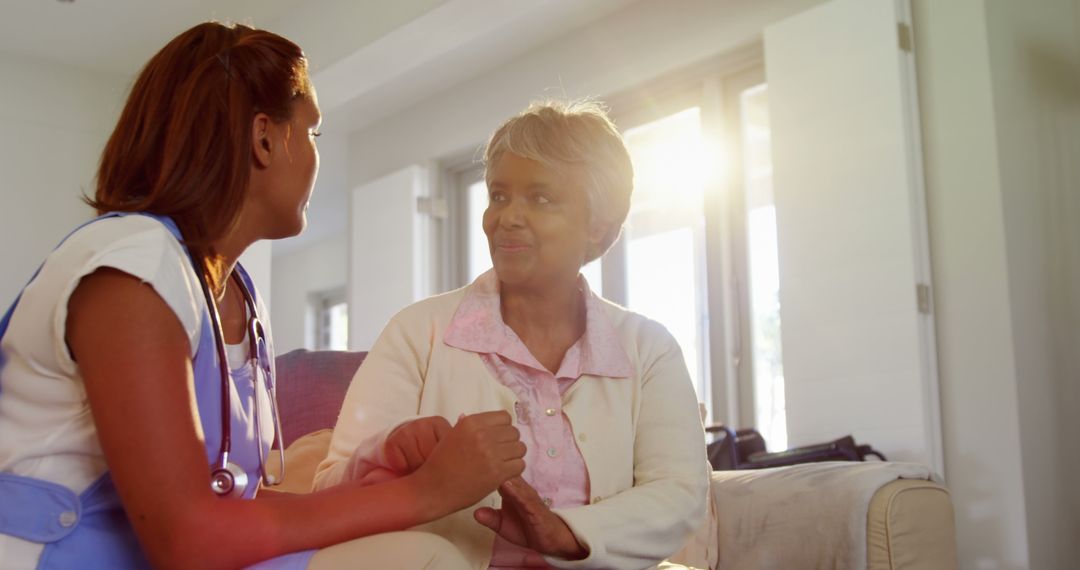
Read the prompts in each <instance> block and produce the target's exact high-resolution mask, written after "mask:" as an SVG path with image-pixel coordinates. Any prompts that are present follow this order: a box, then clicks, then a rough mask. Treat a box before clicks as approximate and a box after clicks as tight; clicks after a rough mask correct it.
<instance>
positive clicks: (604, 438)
mask: <svg viewBox="0 0 1080 570" xmlns="http://www.w3.org/2000/svg"><path fill="white" fill-rule="evenodd" d="M466 290H467V288H463V289H458V290H456V291H452V292H450V293H446V294H443V295H439V296H436V297H432V298H429V299H426V300H424V301H420V302H418V303H416V304H414V305H411V306H409V307H407V308H405V309H404V310H402V311H401V312H400V313H398V314H397V315H396V316H394V317H393V318H392V319H391V320H390V322H389V323H388V324H387V326H386V328H385V329H384V330H383V332H382V334H381V335H380V336H379V339H378V340H377V341H376V342H375V346H374V347H372V349H371V352H370V353H369V354H368V356H367V358H366V359H365V360H364V363H363V365H362V366H361V367H360V369H359V370H358V371H357V373H356V376H355V377H354V378H353V381H352V384H351V385H350V387H349V391H348V393H347V394H346V396H345V402H344V405H343V407H342V410H341V415H340V417H339V418H338V423H337V426H336V427H335V428H334V435H333V439H332V441H331V443H330V450H329V453H328V455H327V458H326V459H325V460H324V461H323V462H322V463H321V464H320V465H319V468H318V470H317V472H316V474H315V484H314V485H315V488H316V489H321V488H325V487H329V486H332V485H335V484H338V483H340V482H342V481H344V480H346V479H350V478H354V477H358V476H360V475H362V474H363V472H364V471H365V470H366V469H365V467H364V466H365V465H366V466H371V465H378V464H382V463H383V459H382V443H383V441H384V439H385V436H386V434H388V433H389V432H390V431H391V430H392V429H393V428H394V427H397V426H398V425H400V424H402V423H404V422H406V421H409V420H411V419H414V418H416V417H423V416H433V415H439V416H443V417H445V418H447V420H449V421H450V422H451V423H454V422H455V421H456V418H458V417H459V415H460V414H473V413H478V412H486V411H492V410H506V411H507V412H509V413H511V414H513V413H514V400H515V395H514V393H513V392H512V391H511V390H510V389H509V388H507V387H506V386H503V385H502V384H501V383H499V381H498V380H496V379H495V378H493V377H492V376H491V375H490V374H489V373H488V371H487V368H486V367H485V366H484V363H483V362H482V361H481V359H480V358H479V357H478V356H477V355H476V353H472V352H468V351H464V350H460V349H457V348H453V347H450V346H447V345H446V344H444V343H443V341H442V336H443V332H444V331H445V330H446V328H447V326H448V325H449V324H450V321H451V319H452V318H453V316H454V312H455V311H456V309H457V307H458V305H459V304H460V302H461V300H462V299H463V298H464V296H465V292H466ZM601 304H602V306H603V309H604V312H605V313H606V315H607V317H608V318H609V319H610V320H611V323H612V325H613V326H614V328H615V330H617V331H619V335H620V336H621V338H622V345H623V348H624V350H625V351H626V354H627V356H628V357H629V359H630V362H631V363H632V365H633V367H634V369H635V372H634V374H633V375H632V376H631V377H629V378H605V377H596V376H582V377H581V378H580V379H579V380H578V381H577V382H576V383H574V385H573V386H572V387H571V388H570V389H569V390H567V391H566V393H565V394H564V395H563V402H564V407H563V411H564V412H565V413H566V415H567V417H569V419H570V424H571V425H572V426H573V430H574V434H575V437H576V439H577V442H578V447H579V448H580V449H581V454H582V456H583V457H584V458H585V465H586V468H587V469H588V474H589V486H590V494H591V495H592V496H593V499H592V504H590V505H585V506H581V507H574V508H566V509H555V512H556V513H557V514H558V515H559V516H560V517H562V519H563V520H564V521H566V524H567V525H568V526H569V527H570V529H571V530H572V531H573V532H574V534H575V535H576V537H577V538H578V540H579V541H580V542H581V543H582V544H583V545H585V546H587V547H588V548H589V551H590V554H589V557H588V558H586V559H584V560H574V561H567V560H560V559H555V558H550V557H549V558H548V563H549V564H551V565H553V566H557V567H561V568H620V569H621V568H649V567H652V566H654V565H656V564H657V563H658V562H659V561H661V560H663V559H664V558H666V557H667V556H670V555H671V554H673V553H674V552H676V551H677V550H679V548H680V547H681V546H682V545H683V543H684V542H685V541H686V539H687V537H688V536H689V535H690V534H691V533H692V532H693V531H694V530H695V529H696V528H697V527H698V526H699V525H700V524H701V523H702V522H703V520H704V516H705V503H706V489H707V486H708V475H707V470H706V469H705V467H704V466H705V464H706V459H705V445H704V441H705V439H704V435H703V433H702V428H701V421H700V419H699V415H698V406H697V398H696V396H695V394H694V390H693V387H692V385H691V382H690V378H689V374H688V373H687V370H686V365H685V363H684V361H683V356H682V353H681V351H680V350H679V346H678V345H677V344H676V343H675V340H674V339H673V338H672V336H671V335H670V334H669V333H668V332H667V330H666V329H664V327H663V326H661V325H660V324H658V323H656V322H654V321H650V320H648V319H646V318H644V317H642V316H640V315H637V314H635V313H632V312H630V311H627V310H626V309H623V308H621V307H619V306H617V305H614V304H612V303H610V302H607V301H602V302H601ZM499 504H500V498H499V495H498V493H492V494H491V495H489V496H488V497H486V498H485V499H484V500H482V501H481V502H479V503H477V504H476V505H475V507H473V508H469V509H464V510H462V511H459V512H457V513H454V514H452V515H449V516H446V517H444V518H442V519H440V520H437V521H434V522H431V523H428V524H426V525H422V526H421V527H420V528H421V529H424V530H428V531H430V532H434V533H436V534H440V535H442V536H443V537H445V538H447V539H448V540H450V541H451V542H453V543H454V544H455V545H457V546H458V548H460V549H461V550H462V553H463V554H464V555H465V557H466V558H468V559H469V561H470V562H473V563H474V564H475V566H476V567H477V568H486V567H487V566H488V562H489V561H490V558H491V550H492V544H493V541H494V536H495V535H494V533H492V532H491V531H490V530H488V529H487V528H485V527H483V526H481V525H480V524H478V523H476V522H475V521H474V520H473V517H472V511H473V509H474V508H476V507H480V506H491V507H495V508H498V507H499Z"/></svg>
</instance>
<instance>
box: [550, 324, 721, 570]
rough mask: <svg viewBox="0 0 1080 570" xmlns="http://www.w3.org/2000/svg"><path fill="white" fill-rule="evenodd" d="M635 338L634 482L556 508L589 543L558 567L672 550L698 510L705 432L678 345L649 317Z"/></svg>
mask: <svg viewBox="0 0 1080 570" xmlns="http://www.w3.org/2000/svg"><path fill="white" fill-rule="evenodd" d="M647 324H648V325H649V326H647V327H646V328H644V330H643V331H642V334H641V336H640V337H639V338H640V339H641V340H640V342H639V348H640V350H641V352H640V355H641V358H642V364H641V371H642V372H641V374H642V380H641V382H642V388H641V390H642V393H641V401H640V410H639V413H638V416H637V421H636V425H635V435H634V485H633V487H630V488H629V489H626V490H625V491H622V492H619V493H617V494H615V495H612V496H610V497H607V498H603V499H602V500H600V501H599V502H596V503H594V504H591V505H586V506H582V507H574V508H567V509H555V513H556V514H558V515H559V516H560V517H562V519H563V520H564V521H565V522H566V524H567V526H569V527H570V529H571V530H572V531H573V532H574V534H575V536H576V537H577V538H578V540H579V541H580V542H581V543H582V544H583V545H585V546H586V547H587V548H589V556H588V557H587V558H585V559H583V560H572V561H568V560H561V559H558V558H551V557H546V559H547V561H548V563H549V564H551V565H552V566H555V567H558V568H650V567H652V566H655V565H656V564H657V563H659V562H660V561H661V560H663V559H664V558H666V557H668V556H670V555H672V554H673V553H675V552H676V551H677V550H678V549H679V548H680V547H681V546H682V544H683V543H684V542H685V541H686V538H687V537H688V536H689V535H690V534H691V533H692V532H693V531H694V530H695V529H697V528H698V527H699V526H700V525H701V523H702V522H703V521H704V518H705V504H706V492H707V488H708V470H707V469H706V464H707V459H706V456H705V436H704V432H703V430H702V427H701V420H700V415H699V413H698V405H697V396H696V395H695V393H694V389H693V386H692V384H691V382H690V375H689V373H688V372H687V370H686V363H685V361H684V360H683V356H682V351H681V350H680V349H679V346H678V344H676V342H675V339H674V338H672V337H671V335H670V333H668V332H667V330H665V329H664V328H663V327H662V326H660V325H659V324H657V323H654V322H651V321H649V322H648V323H647Z"/></svg>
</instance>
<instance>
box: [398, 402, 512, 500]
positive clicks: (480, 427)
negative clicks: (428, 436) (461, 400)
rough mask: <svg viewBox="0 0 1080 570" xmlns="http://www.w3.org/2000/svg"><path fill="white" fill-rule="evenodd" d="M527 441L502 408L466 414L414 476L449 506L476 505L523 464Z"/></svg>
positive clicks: (430, 492)
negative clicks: (495, 410)
mask: <svg viewBox="0 0 1080 570" xmlns="http://www.w3.org/2000/svg"><path fill="white" fill-rule="evenodd" d="M524 457H525V444H524V443H522V442H521V434H520V433H519V432H518V430H517V428H515V427H514V426H513V425H511V417H510V414H508V413H506V412H504V411H498V412H484V413H480V414H473V415H470V416H462V417H461V419H459V420H458V422H457V424H456V425H455V426H454V427H453V428H452V429H451V430H450V431H449V432H447V433H446V434H445V435H444V436H443V437H442V439H441V440H439V443H438V445H436V446H435V448H434V449H433V450H432V451H431V454H430V455H429V456H428V458H427V461H425V462H424V464H423V465H422V466H421V467H420V468H419V469H417V470H416V472H415V473H414V474H413V476H414V477H416V478H418V479H420V480H421V481H422V485H423V487H424V488H425V490H426V491H427V492H428V493H429V496H430V497H432V498H433V499H435V500H438V501H440V502H441V503H443V504H444V505H445V506H446V507H447V508H449V509H450V512H454V511H457V510H460V509H463V508H465V507H469V506H472V505H475V504H476V503H477V501H479V500H480V499H483V498H484V497H485V496H487V495H488V494H489V493H491V492H492V491H494V490H495V489H497V488H498V487H499V485H500V484H502V483H503V482H504V481H506V480H508V479H511V478H513V477H517V476H518V475H520V474H521V473H522V472H523V471H524V470H525V460H524V459H523V458H524Z"/></svg>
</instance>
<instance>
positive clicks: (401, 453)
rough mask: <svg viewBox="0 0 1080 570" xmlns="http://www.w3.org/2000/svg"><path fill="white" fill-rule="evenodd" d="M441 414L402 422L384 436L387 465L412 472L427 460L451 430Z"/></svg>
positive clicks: (396, 469)
mask: <svg viewBox="0 0 1080 570" xmlns="http://www.w3.org/2000/svg"><path fill="white" fill-rule="evenodd" d="M451 429H452V428H451V426H450V422H448V421H446V418H444V417H442V416H430V417H426V418H418V419H415V420H413V421H411V422H408V423H405V424H402V425H400V426H398V427H397V429H395V430H394V431H392V432H390V436H389V437H387V438H386V445H385V446H384V447H383V449H384V452H385V454H386V461H387V464H388V465H387V466H388V467H390V469H391V470H393V471H394V472H396V473H400V474H407V473H412V472H413V471H416V470H417V469H419V468H420V466H421V465H423V464H424V461H427V458H428V456H429V455H431V452H432V450H434V449H435V446H436V445H437V444H438V443H439V440H441V439H442V438H443V437H445V436H446V434H448V433H450V430H451Z"/></svg>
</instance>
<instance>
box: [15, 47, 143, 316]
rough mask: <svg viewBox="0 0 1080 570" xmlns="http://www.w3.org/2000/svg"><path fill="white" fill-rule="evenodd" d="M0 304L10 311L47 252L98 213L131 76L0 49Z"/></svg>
mask: <svg viewBox="0 0 1080 570" xmlns="http://www.w3.org/2000/svg"><path fill="white" fill-rule="evenodd" d="M0 77H2V78H3V80H2V81H0V204H3V206H2V207H0V252H2V255H3V261H4V271H2V272H0V305H3V309H6V307H7V305H8V304H9V303H11V302H12V301H13V300H14V299H15V296H16V295H17V294H18V292H19V290H21V289H22V287H23V286H24V285H25V284H26V282H27V280H29V278H30V276H31V274H32V273H33V272H34V270H35V269H37V267H38V265H40V264H41V262H42V260H44V258H45V256H46V255H48V253H49V252H50V251H51V250H52V248H53V247H55V246H56V244H57V242H59V241H60V240H61V239H63V237H64V236H65V235H67V233H68V232H69V231H70V230H72V229H73V228H74V226H75V225H76V224H78V223H79V222H81V221H83V220H86V219H89V218H90V217H92V216H93V210H92V209H90V208H89V207H88V206H86V205H85V204H83V203H82V202H81V201H80V196H81V195H82V194H84V193H85V194H88V195H91V196H92V195H93V194H94V188H93V185H92V184H93V178H94V173H95V171H96V169H97V163H98V159H99V158H100V154H101V149H102V147H103V146H104V145H105V140H106V139H107V138H108V136H109V133H110V132H111V130H112V127H113V123H114V122H115V120H116V117H117V116H118V115H119V111H120V107H121V105H122V102H123V99H122V98H123V96H124V94H125V91H126V88H127V83H126V78H120V77H113V76H107V75H99V74H93V73H88V72H85V71H80V70H76V69H71V68H65V67H62V66H58V65H55V64H52V63H45V62H41V61H36V60H30V59H26V58H23V57H20V56H12V55H6V54H0Z"/></svg>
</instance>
